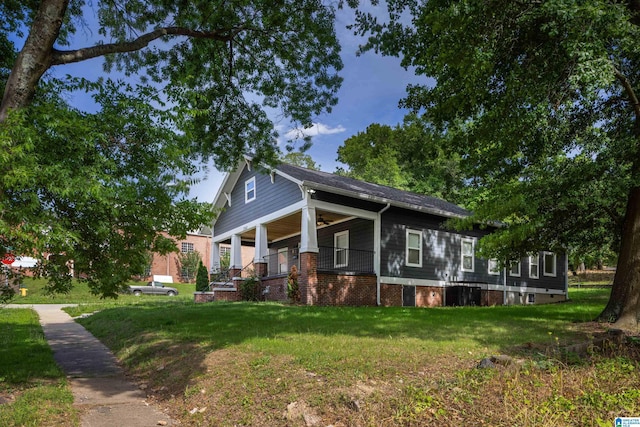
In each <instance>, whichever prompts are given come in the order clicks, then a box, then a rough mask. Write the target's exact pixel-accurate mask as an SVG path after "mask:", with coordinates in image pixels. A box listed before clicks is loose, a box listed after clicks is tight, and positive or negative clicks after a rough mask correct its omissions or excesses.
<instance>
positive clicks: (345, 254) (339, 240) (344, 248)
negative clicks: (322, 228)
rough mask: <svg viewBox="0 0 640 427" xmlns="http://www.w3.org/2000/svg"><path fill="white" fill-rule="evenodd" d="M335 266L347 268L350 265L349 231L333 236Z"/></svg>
mask: <svg viewBox="0 0 640 427" xmlns="http://www.w3.org/2000/svg"><path fill="white" fill-rule="evenodd" d="M333 250H334V254H333V265H334V267H346V266H347V265H349V230H346V231H341V232H340V233H336V234H334V235H333Z"/></svg>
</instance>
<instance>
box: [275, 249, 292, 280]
mask: <svg viewBox="0 0 640 427" xmlns="http://www.w3.org/2000/svg"><path fill="white" fill-rule="evenodd" d="M280 254H284V259H285V265H286V267H285V269H284V271H282V268H280V267H281V266H282V264H281V263H280ZM277 257H278V274H285V273H288V272H289V248H279V249H278V255H277Z"/></svg>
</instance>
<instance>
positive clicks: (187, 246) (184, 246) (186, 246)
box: [180, 242, 195, 254]
mask: <svg viewBox="0 0 640 427" xmlns="http://www.w3.org/2000/svg"><path fill="white" fill-rule="evenodd" d="M193 251H195V248H194V247H193V243H189V242H182V243H181V244H180V252H182V253H183V254H187V253H189V252H193Z"/></svg>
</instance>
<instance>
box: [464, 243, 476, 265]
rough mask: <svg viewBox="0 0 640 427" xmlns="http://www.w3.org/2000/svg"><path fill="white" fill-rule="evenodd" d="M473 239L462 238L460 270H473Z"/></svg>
mask: <svg viewBox="0 0 640 427" xmlns="http://www.w3.org/2000/svg"><path fill="white" fill-rule="evenodd" d="M474 246H475V245H474V241H473V239H462V241H461V251H462V271H474V267H475V265H474V264H475V256H474Z"/></svg>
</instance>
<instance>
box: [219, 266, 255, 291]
mask: <svg viewBox="0 0 640 427" xmlns="http://www.w3.org/2000/svg"><path fill="white" fill-rule="evenodd" d="M254 274H255V273H254V266H253V261H251V262H250V263H249V264H247V265H245V266H244V267H243V268H242V270H240V277H242V278H247V277H250V276H252V275H254ZM236 277H237V276H236ZM209 280H210V282H209V289H213V288H233V287H234V284H233V277H231V269H229V268H221V269H218V270H216V271H213V272H212V273H211V274H210V275H209Z"/></svg>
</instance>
